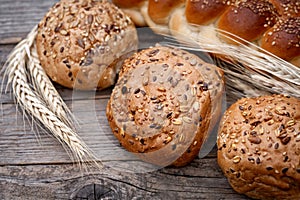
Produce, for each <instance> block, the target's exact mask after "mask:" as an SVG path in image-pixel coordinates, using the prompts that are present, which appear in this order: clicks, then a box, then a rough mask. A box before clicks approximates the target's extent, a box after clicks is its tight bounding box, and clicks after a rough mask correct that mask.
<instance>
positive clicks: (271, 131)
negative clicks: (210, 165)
mask: <svg viewBox="0 0 300 200" xmlns="http://www.w3.org/2000/svg"><path fill="white" fill-rule="evenodd" d="M217 145H218V163H219V166H220V167H221V169H222V171H223V172H224V174H225V176H226V177H227V178H228V180H229V183H230V184H231V186H232V187H233V188H234V189H235V190H236V191H237V192H239V193H244V194H246V195H248V196H249V197H252V198H255V199H256V198H257V199H274V198H275V199H299V198H300V156H299V155H300V100H299V99H296V98H292V97H286V96H283V95H273V96H263V97H256V98H244V99H241V100H239V101H237V102H236V103H235V104H233V105H232V106H231V107H230V108H229V109H228V110H227V111H226V112H225V114H224V116H223V119H222V122H221V125H220V129H219V134H218V141H217Z"/></svg>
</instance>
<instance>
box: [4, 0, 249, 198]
mask: <svg viewBox="0 0 300 200" xmlns="http://www.w3.org/2000/svg"><path fill="white" fill-rule="evenodd" d="M55 2H56V0H50V1H43V0H16V1H10V0H2V1H1V4H0V64H1V66H2V64H3V63H4V62H5V59H6V57H7V55H8V53H9V52H10V51H11V50H12V49H13V47H14V46H15V45H16V42H18V41H19V40H20V39H21V38H24V37H26V35H27V33H28V32H29V31H30V30H31V29H32V28H33V26H34V25H36V24H37V23H38V22H39V20H40V19H41V18H42V17H43V15H44V14H45V13H46V12H47V10H48V9H49V7H50V6H51V5H53V4H54V3H55ZM140 38H141V39H142V40H153V41H155V38H156V37H154V36H153V35H149V34H148V35H147V34H145V33H143V32H142V33H141V34H140ZM144 47H146V46H140V48H144ZM2 79H3V77H2V75H1V76H0V82H1V83H4V85H5V81H4V80H2ZM55 86H56V87H57V89H58V91H59V93H60V94H61V95H62V97H63V98H64V100H65V101H66V102H67V104H68V106H69V107H70V108H71V109H72V110H73V112H74V113H75V115H76V116H77V118H78V119H79V120H80V126H79V127H78V130H79V135H80V136H81V137H82V139H83V140H84V141H85V142H86V143H87V144H88V146H89V147H90V148H91V149H92V150H93V151H94V152H95V154H96V155H97V156H98V158H99V159H100V160H101V161H102V162H103V163H104V166H105V167H104V168H103V169H102V170H99V169H95V168H88V170H84V169H81V168H80V167H79V166H78V165H76V164H72V162H71V159H70V158H69V156H68V154H67V153H66V152H65V150H64V148H63V147H62V145H61V144H60V143H59V142H57V141H56V140H55V139H54V138H53V137H52V136H51V135H50V134H49V133H48V132H47V130H45V129H43V127H40V126H39V125H36V123H34V122H33V121H32V119H30V117H29V119H26V118H24V115H23V113H22V112H21V111H18V107H16V105H15V104H14V101H13V98H12V96H11V93H10V91H8V93H7V94H4V93H2V94H1V96H0V156H1V159H0V199H1V200H2V199H82V198H83V197H84V195H87V196H88V195H93V196H90V199H97V198H98V197H99V199H101V198H103V199H105V198H106V199H248V198H247V197H245V196H243V195H239V194H237V193H236V192H234V191H233V190H232V189H231V187H230V185H229V184H228V182H227V180H226V179H225V177H224V176H223V174H222V172H221V171H220V169H219V167H218V165H217V161H216V149H213V150H212V151H211V153H210V154H209V155H208V156H206V157H205V158H203V159H196V160H195V161H193V162H192V163H191V164H190V165H188V166H186V167H183V168H172V167H167V168H163V169H157V170H154V171H151V172H147V173H130V172H126V171H125V170H124V169H125V168H126V167H128V168H134V167H135V166H138V165H139V164H140V162H139V161H137V160H136V158H135V157H131V156H129V155H128V153H127V152H126V151H124V150H123V149H121V148H120V147H119V145H118V143H117V142H116V140H115V139H114V137H113V136H112V134H111V131H110V128H109V127H108V123H107V120H106V117H105V106H106V103H107V101H108V98H109V95H110V92H111V89H107V90H105V91H101V92H96V93H90V94H87V93H84V92H83V93H82V92H75V93H74V91H72V90H69V89H65V88H62V87H60V86H58V85H55ZM93 191H94V192H93ZM97 191H98V193H97ZM101 192H102V193H104V194H102V193H101ZM97 195H98V196H97ZM101 195H102V196H101ZM80 197H82V198H80ZM96 197H97V198H96Z"/></svg>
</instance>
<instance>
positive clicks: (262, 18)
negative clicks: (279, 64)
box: [113, 0, 300, 66]
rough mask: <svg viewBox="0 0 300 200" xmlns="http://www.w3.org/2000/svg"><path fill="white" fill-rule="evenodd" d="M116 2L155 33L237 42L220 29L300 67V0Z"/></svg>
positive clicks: (139, 22)
mask: <svg viewBox="0 0 300 200" xmlns="http://www.w3.org/2000/svg"><path fill="white" fill-rule="evenodd" d="M113 2H114V3H115V4H116V5H117V6H120V8H122V9H123V8H124V11H125V12H126V13H128V14H129V16H132V15H131V14H132V12H131V11H132V10H134V13H135V14H134V15H135V16H136V15H137V14H136V13H138V12H139V16H140V17H139V18H138V22H137V24H138V25H148V26H149V27H150V28H152V29H153V30H154V31H155V32H158V33H163V34H166V33H168V34H172V35H174V36H180V35H181V36H185V37H186V38H194V39H197V38H198V37H202V38H208V39H209V38H210V39H212V41H213V42H214V43H216V42H218V43H220V44H222V43H224V42H227V43H235V42H233V41H232V40H229V39H226V37H223V36H221V35H220V34H219V33H218V31H217V30H218V29H221V30H224V31H228V32H230V33H232V34H235V35H236V36H238V37H240V38H243V39H245V40H248V41H249V42H253V43H254V44H256V45H258V46H260V47H262V48H264V49H265V50H267V51H269V52H271V53H273V54H275V55H276V56H278V57H281V58H283V59H285V60H287V61H289V62H291V63H293V64H294V65H296V66H300V36H299V35H300V3H299V0H176V1H174V0H140V1H139V4H133V5H132V6H130V5H129V4H128V2H129V0H127V1H122V2H123V3H120V1H119V0H113ZM124 2H127V4H126V6H124V4H125V3H124ZM135 16H134V17H132V19H133V21H134V22H135V21H136V20H135V19H136V18H137V17H135ZM141 18H143V19H141ZM141 22H144V23H141ZM273 33H274V34H273Z"/></svg>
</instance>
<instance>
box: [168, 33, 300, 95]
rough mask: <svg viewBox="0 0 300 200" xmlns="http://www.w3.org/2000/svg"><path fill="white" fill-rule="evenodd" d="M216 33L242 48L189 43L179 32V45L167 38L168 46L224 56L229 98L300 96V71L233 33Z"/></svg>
mask: <svg viewBox="0 0 300 200" xmlns="http://www.w3.org/2000/svg"><path fill="white" fill-rule="evenodd" d="M214 31H218V34H220V35H222V36H223V37H227V38H228V39H230V40H232V41H234V42H235V43H237V44H239V45H231V44H227V43H220V42H218V41H213V40H210V39H208V38H202V37H198V38H189V39H188V40H187V39H186V38H185V37H184V36H183V35H180V34H179V33H178V34H176V36H177V37H176V41H179V44H178V43H176V42H175V39H174V38H172V37H170V36H168V35H165V37H166V39H167V40H169V41H170V42H164V44H165V45H168V46H176V47H178V48H182V49H186V50H192V51H202V52H208V53H212V54H215V55H217V54H218V55H222V56H224V57H225V58H226V63H225V64H224V62H222V63H221V64H220V63H219V62H218V63H217V65H218V66H220V67H222V68H223V70H224V72H225V76H226V80H227V84H226V85H227V88H229V89H230V91H229V92H230V95H232V96H231V97H229V98H233V99H237V98H240V97H248V96H258V95H262V94H266V93H284V94H288V95H291V96H295V97H298V98H299V97H300V68H298V67H296V66H294V65H293V64H291V63H289V62H287V61H285V60H283V59H281V58H278V57H277V56H275V55H273V54H271V53H269V52H267V51H265V50H264V49H262V48H260V47H258V46H256V45H255V44H253V43H250V42H247V41H245V40H243V39H242V38H238V37H237V36H233V35H232V34H231V33H228V32H225V31H222V30H219V29H216V30H214ZM233 38H237V39H238V40H236V39H233ZM216 62H217V61H216Z"/></svg>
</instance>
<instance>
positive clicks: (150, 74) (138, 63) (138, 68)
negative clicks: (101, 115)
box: [107, 46, 223, 166]
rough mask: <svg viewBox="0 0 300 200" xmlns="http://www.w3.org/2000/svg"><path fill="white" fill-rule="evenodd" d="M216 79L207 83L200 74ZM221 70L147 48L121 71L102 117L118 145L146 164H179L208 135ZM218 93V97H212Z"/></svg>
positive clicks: (181, 54)
mask: <svg viewBox="0 0 300 200" xmlns="http://www.w3.org/2000/svg"><path fill="white" fill-rule="evenodd" d="M204 69H205V70H208V69H210V70H211V73H212V74H217V75H216V76H217V77H218V78H216V77H215V75H213V76H211V77H210V78H212V77H215V79H214V80H215V81H217V80H218V83H219V84H216V83H215V82H214V80H206V79H205V77H208V76H207V74H206V75H205V74H203V73H202V72H201V70H204ZM222 81H223V77H222V73H221V71H220V70H219V69H218V68H217V67H215V66H214V65H210V64H207V63H205V62H204V61H202V60H201V59H200V58H199V57H197V56H195V55H192V54H190V53H188V52H186V51H182V50H179V49H174V48H170V47H162V46H157V47H152V48H149V49H145V50H143V51H141V52H139V53H136V54H134V55H133V56H132V57H131V58H129V59H127V60H126V61H125V62H124V64H123V67H122V70H121V72H120V76H119V79H118V82H117V84H116V86H115V88H114V89H113V92H112V95H111V98H110V101H109V102H108V105H107V118H108V121H109V124H110V126H111V128H112V131H113V133H114V135H115V136H116V137H117V139H118V140H119V141H120V144H121V145H122V146H123V147H124V148H125V149H127V150H128V151H130V152H134V153H142V154H139V156H141V157H143V159H144V160H145V161H147V162H150V163H153V164H156V165H159V166H167V165H174V166H184V165H186V164H188V163H189V162H191V161H192V160H193V159H194V158H195V157H196V156H197V155H198V153H199V150H200V148H201V146H202V144H203V142H204V141H205V139H206V138H207V136H208V134H209V126H210V124H211V121H212V120H211V118H212V115H213V114H215V115H217V114H219V115H220V113H213V112H217V111H216V110H213V109H212V101H211V94H213V91H214V92H216V93H218V92H219V88H217V86H216V85H218V86H219V85H222ZM215 95H218V94H215Z"/></svg>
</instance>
